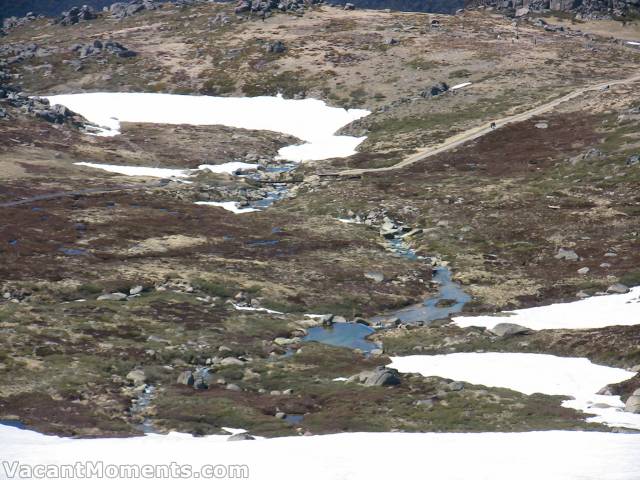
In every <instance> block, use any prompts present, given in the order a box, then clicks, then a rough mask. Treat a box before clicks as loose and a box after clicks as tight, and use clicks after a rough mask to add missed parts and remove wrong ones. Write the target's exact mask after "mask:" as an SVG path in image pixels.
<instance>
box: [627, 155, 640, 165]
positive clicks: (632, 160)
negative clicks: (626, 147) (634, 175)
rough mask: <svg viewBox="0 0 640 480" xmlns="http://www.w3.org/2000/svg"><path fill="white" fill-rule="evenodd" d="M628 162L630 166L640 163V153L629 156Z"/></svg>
mask: <svg viewBox="0 0 640 480" xmlns="http://www.w3.org/2000/svg"><path fill="white" fill-rule="evenodd" d="M626 164H627V165H628V166H631V165H640V155H631V156H630V157H629V158H627V161H626Z"/></svg>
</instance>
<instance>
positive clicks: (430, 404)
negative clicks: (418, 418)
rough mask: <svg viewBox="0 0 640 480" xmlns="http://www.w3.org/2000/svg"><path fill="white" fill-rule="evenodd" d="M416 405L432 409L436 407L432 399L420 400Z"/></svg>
mask: <svg viewBox="0 0 640 480" xmlns="http://www.w3.org/2000/svg"><path fill="white" fill-rule="evenodd" d="M415 404H416V406H417V407H423V408H432V407H433V406H434V405H435V402H434V401H433V400H431V399H425V400H418V401H417V402H416V403H415Z"/></svg>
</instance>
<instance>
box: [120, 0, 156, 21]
mask: <svg viewBox="0 0 640 480" xmlns="http://www.w3.org/2000/svg"><path fill="white" fill-rule="evenodd" d="M156 8H158V2H156V1H155V0H133V1H131V2H116V3H113V4H111V6H109V13H110V14H111V16H112V17H115V18H125V17H130V16H132V15H135V14H136V13H140V12H143V11H145V10H155V9H156Z"/></svg>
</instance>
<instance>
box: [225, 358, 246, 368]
mask: <svg viewBox="0 0 640 480" xmlns="http://www.w3.org/2000/svg"><path fill="white" fill-rule="evenodd" d="M220 365H222V366H223V367H229V366H232V365H244V362H243V361H242V360H240V359H239V358H235V357H227V358H223V359H222V360H220Z"/></svg>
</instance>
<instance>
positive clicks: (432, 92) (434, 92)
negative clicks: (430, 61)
mask: <svg viewBox="0 0 640 480" xmlns="http://www.w3.org/2000/svg"><path fill="white" fill-rule="evenodd" d="M447 90H449V85H447V84H446V83H444V82H440V83H436V84H435V85H433V86H431V87H429V88H427V89H426V90H423V91H422V92H420V96H421V97H425V98H428V97H437V96H438V95H441V94H443V93H444V92H446V91H447Z"/></svg>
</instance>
